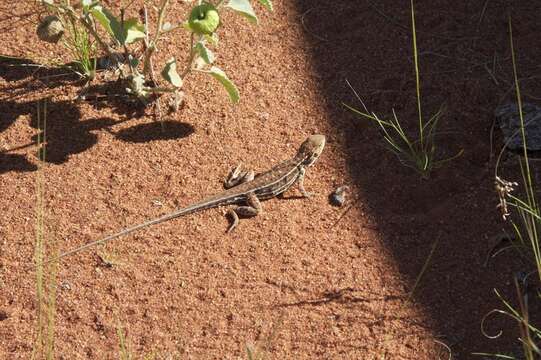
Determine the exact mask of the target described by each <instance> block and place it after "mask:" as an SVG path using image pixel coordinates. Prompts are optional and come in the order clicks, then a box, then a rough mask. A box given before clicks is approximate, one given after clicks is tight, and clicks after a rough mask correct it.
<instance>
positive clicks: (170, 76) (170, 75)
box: [162, 57, 182, 88]
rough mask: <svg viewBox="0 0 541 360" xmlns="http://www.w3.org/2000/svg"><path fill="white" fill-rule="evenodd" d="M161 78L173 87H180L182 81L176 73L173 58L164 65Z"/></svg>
mask: <svg viewBox="0 0 541 360" xmlns="http://www.w3.org/2000/svg"><path fill="white" fill-rule="evenodd" d="M162 76H163V78H164V79H165V80H167V81H168V82H169V83H171V85H173V86H174V87H177V88H181V87H182V79H181V77H180V75H179V74H178V72H177V60H176V59H175V58H174V57H173V58H171V59H169V60H168V61H167V63H166V64H165V66H164V68H163V70H162Z"/></svg>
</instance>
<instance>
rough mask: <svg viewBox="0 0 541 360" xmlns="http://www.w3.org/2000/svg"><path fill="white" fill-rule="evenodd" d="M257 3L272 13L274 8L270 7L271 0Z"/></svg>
mask: <svg viewBox="0 0 541 360" xmlns="http://www.w3.org/2000/svg"><path fill="white" fill-rule="evenodd" d="M259 2H260V3H261V5H263V6H264V7H266V8H267V10H269V11H273V10H274V8H273V7H272V2H271V0H259Z"/></svg>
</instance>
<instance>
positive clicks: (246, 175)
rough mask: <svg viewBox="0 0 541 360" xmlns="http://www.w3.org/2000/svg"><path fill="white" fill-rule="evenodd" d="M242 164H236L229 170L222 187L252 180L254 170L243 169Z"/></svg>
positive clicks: (227, 187)
mask: <svg viewBox="0 0 541 360" xmlns="http://www.w3.org/2000/svg"><path fill="white" fill-rule="evenodd" d="M242 168H243V166H242V164H238V165H237V167H236V168H234V169H233V170H231V171H230V172H229V175H227V178H226V179H225V181H224V188H226V189H230V188H232V187H234V186H237V185H239V184H242V183H245V182H248V181H252V180H253V179H254V177H255V174H254V171H253V170H249V171H244V170H243V169H242Z"/></svg>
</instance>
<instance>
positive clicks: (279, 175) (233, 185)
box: [53, 134, 326, 260]
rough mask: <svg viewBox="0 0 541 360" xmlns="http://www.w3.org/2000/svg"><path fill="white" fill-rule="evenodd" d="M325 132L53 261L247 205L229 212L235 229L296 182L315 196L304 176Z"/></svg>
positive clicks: (305, 195) (311, 163)
mask: <svg viewBox="0 0 541 360" xmlns="http://www.w3.org/2000/svg"><path fill="white" fill-rule="evenodd" d="M325 141H326V140H325V136H324V135H317V134H316V135H311V136H309V137H308V138H307V139H306V140H305V141H304V142H303V143H302V144H301V146H300V147H299V150H298V151H297V153H296V154H295V156H293V157H292V158H291V159H289V160H286V161H283V162H281V163H279V164H277V165H275V166H274V167H272V168H271V169H269V170H267V171H265V172H262V173H260V174H257V175H254V172H253V171H245V172H244V171H242V170H241V165H239V166H237V167H236V168H235V169H234V170H232V171H231V172H230V174H229V176H228V179H226V181H225V183H224V186H225V187H226V190H224V191H222V192H221V193H218V194H216V195H213V196H210V197H207V198H205V199H203V200H201V201H199V202H196V203H193V204H192V205H189V206H187V207H184V208H181V209H178V210H176V211H174V212H172V213H169V214H166V215H162V216H160V217H158V218H155V219H152V220H148V221H146V222H143V223H140V224H138V225H134V226H131V227H127V228H125V229H122V230H120V231H119V232H117V233H115V234H112V235H109V236H106V237H104V238H102V239H99V240H96V241H93V242H90V243H88V244H85V245H82V246H80V247H78V248H75V249H73V250H69V251H67V252H64V253H62V254H60V255H59V256H58V257H56V258H55V259H53V260H59V259H61V258H63V257H65V256H68V255H72V254H75V253H77V252H79V251H82V250H85V249H87V248H89V247H91V246H94V245H99V244H103V243H106V242H108V241H111V240H113V239H116V238H119V237H121V236H125V235H128V234H130V233H132V232H135V231H137V230H140V229H142V228H145V227H148V226H151V225H155V224H159V223H162V222H164V221H168V220H171V219H174V218H178V217H181V216H185V215H189V214H193V213H195V212H198V211H202V210H206V209H210V208H215V207H222V206H227V205H233V204H244V205H241V206H238V207H236V208H234V209H230V210H229V211H228V212H227V214H226V215H230V216H231V218H232V221H231V224H230V226H229V228H228V229H227V232H230V231H232V230H233V229H234V228H236V227H237V225H238V223H239V216H241V217H253V216H256V215H257V214H259V213H261V211H262V207H261V203H260V200H267V199H270V198H273V197H276V196H281V195H282V194H283V193H284V192H285V191H287V190H288V189H289V188H291V187H292V186H293V185H294V184H298V186H299V190H300V192H301V194H302V196H303V197H305V198H308V197H310V196H311V194H310V193H308V192H307V191H306V190H305V188H304V175H305V173H306V169H307V168H308V167H310V166H312V165H313V164H314V163H315V162H316V160H317V159H318V158H319V156H320V155H321V152H322V151H323V148H324V147H325Z"/></svg>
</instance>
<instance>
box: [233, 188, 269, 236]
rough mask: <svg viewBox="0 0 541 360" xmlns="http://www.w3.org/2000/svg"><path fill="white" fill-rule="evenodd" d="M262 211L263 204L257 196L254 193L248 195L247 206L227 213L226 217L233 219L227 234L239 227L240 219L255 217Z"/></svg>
mask: <svg viewBox="0 0 541 360" xmlns="http://www.w3.org/2000/svg"><path fill="white" fill-rule="evenodd" d="M262 211H263V208H262V207H261V202H260V201H259V199H258V198H257V195H256V194H254V193H250V194H248V197H247V199H246V205H245V206H238V207H236V208H234V209H229V210H228V211H227V214H226V215H229V216H230V217H231V219H232V220H231V225H229V228H228V229H227V232H228V233H229V232H231V231H233V229H235V228H236V227H237V226H238V225H239V217H243V218H246V217H254V216H256V215H257V214H259V213H261V212H262Z"/></svg>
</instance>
